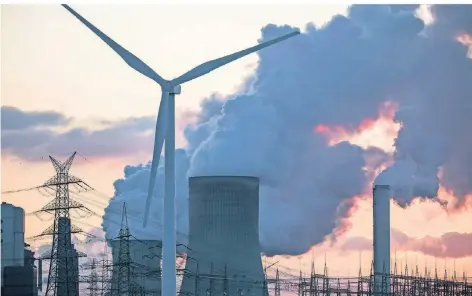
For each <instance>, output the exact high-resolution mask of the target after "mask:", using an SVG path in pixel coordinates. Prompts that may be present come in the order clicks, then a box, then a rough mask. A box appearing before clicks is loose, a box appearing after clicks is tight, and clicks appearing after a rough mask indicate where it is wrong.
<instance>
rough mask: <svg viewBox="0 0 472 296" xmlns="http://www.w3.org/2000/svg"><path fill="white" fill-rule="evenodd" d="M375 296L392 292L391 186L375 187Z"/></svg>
mask: <svg viewBox="0 0 472 296" xmlns="http://www.w3.org/2000/svg"><path fill="white" fill-rule="evenodd" d="M373 191H374V192H373V193H374V209H373V212H374V295H388V293H389V292H390V186H389V185H374V190H373Z"/></svg>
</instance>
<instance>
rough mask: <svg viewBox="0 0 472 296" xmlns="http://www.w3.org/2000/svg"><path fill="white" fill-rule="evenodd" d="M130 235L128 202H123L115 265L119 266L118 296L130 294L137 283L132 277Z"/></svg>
mask: <svg viewBox="0 0 472 296" xmlns="http://www.w3.org/2000/svg"><path fill="white" fill-rule="evenodd" d="M130 237H131V233H130V231H129V227H128V217H127V216H126V203H123V213H122V217H121V227H120V233H119V235H118V237H117V238H116V239H117V240H119V241H120V249H119V254H118V263H117V264H116V265H115V266H116V267H117V268H118V279H117V281H118V283H117V284H118V285H117V286H118V287H117V289H118V291H117V295H118V296H121V295H123V296H128V295H129V294H130V293H131V292H132V290H133V289H134V288H135V285H133V283H132V280H133V278H132V277H131V264H132V263H131V255H130V249H129V246H130ZM115 266H114V268H115Z"/></svg>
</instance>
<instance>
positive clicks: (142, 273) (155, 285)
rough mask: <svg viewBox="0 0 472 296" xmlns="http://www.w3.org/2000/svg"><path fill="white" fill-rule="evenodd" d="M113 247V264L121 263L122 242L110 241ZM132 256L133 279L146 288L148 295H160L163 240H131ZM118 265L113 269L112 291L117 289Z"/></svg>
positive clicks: (109, 243)
mask: <svg viewBox="0 0 472 296" xmlns="http://www.w3.org/2000/svg"><path fill="white" fill-rule="evenodd" d="M108 246H109V247H110V248H111V249H112V256H113V264H118V263H119V252H120V242H119V241H118V240H111V241H108ZM129 249H130V257H131V261H132V262H133V263H136V264H135V266H133V267H132V269H131V270H132V273H133V274H135V276H134V277H133V280H134V281H135V283H137V284H138V285H139V286H140V287H143V288H144V291H145V293H146V295H150V296H160V295H161V281H160V269H161V268H160V266H161V256H162V242H161V241H158V240H133V239H132V240H130V248H129ZM117 280H118V267H116V268H115V267H113V269H112V291H116V289H117Z"/></svg>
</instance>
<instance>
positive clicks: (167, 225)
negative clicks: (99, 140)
mask: <svg viewBox="0 0 472 296" xmlns="http://www.w3.org/2000/svg"><path fill="white" fill-rule="evenodd" d="M62 6H63V7H64V8H65V9H67V10H68V11H69V12H70V13H71V14H73V15H74V16H75V17H76V18H77V19H79V21H81V22H82V23H83V24H84V25H85V26H87V27H88V28H89V29H90V30H91V31H92V32H93V33H95V34H96V35H97V36H98V37H100V39H102V40H103V41H104V42H105V43H106V44H107V45H108V46H110V47H111V48H112V49H113V50H114V51H115V52H116V53H117V54H118V55H119V56H120V57H121V58H122V59H123V60H124V61H125V62H126V63H127V64H128V65H129V66H130V67H131V68H133V69H134V70H136V71H138V72H139V73H141V74H143V75H144V76H147V77H148V78H150V79H152V80H153V81H155V82H157V84H159V86H160V87H161V90H162V96H161V102H160V104H159V111H158V115H157V122H156V133H155V138H154V150H153V155H152V163H151V176H150V180H149V188H148V195H147V199H146V206H145V215H144V224H143V227H146V224H147V220H148V216H149V209H150V205H151V199H152V194H153V191H154V184H155V181H156V174H157V167H158V165H159V159H160V154H161V150H162V146H163V144H164V139H165V148H164V154H165V168H164V170H165V196H164V213H163V215H164V231H163V234H164V235H163V240H162V243H163V259H162V295H165V296H174V295H176V270H175V253H176V246H175V244H176V239H175V200H174V199H175V95H176V94H180V92H181V86H180V85H181V84H183V83H185V82H188V81H190V80H193V79H195V78H198V77H200V76H203V75H205V74H207V73H209V72H211V71H213V70H215V69H218V68H219V67H222V66H224V65H226V64H228V63H231V62H233V61H235V60H237V59H240V58H242V57H244V56H246V55H248V54H251V53H253V52H256V51H258V50H260V49H263V48H265V47H268V46H270V45H273V44H276V43H278V42H280V41H283V40H285V39H288V38H291V37H293V36H296V35H298V34H300V31H298V30H297V31H294V32H292V33H289V34H286V35H283V36H281V37H278V38H275V39H272V40H269V41H266V42H264V43H260V44H258V45H256V46H253V47H250V48H247V49H244V50H241V51H238V52H236V53H233V54H230V55H227V56H224V57H221V58H218V59H215V60H211V61H208V62H206V63H203V64H201V65H199V66H197V67H195V68H193V69H191V70H190V71H188V72H186V73H184V74H183V75H181V76H179V77H177V78H175V79H173V80H166V79H164V78H162V77H161V76H160V75H159V74H157V73H156V72H155V71H154V70H152V69H151V68H150V67H149V66H148V65H146V64H145V63H144V62H143V61H141V60H140V59H139V58H138V57H136V56H135V55H133V54H132V53H131V52H129V51H128V50H126V49H125V48H123V47H122V46H121V45H119V44H118V43H116V42H115V41H114V40H112V39H111V38H110V37H108V36H107V35H106V34H105V33H103V32H102V31H100V30H99V29H98V28H97V27H95V26H94V25H92V24H91V23H90V22H89V21H87V20H86V19H85V18H84V17H82V16H81V15H80V14H78V13H77V12H76V11H75V10H73V9H72V8H71V7H70V6H69V5H66V4H62Z"/></svg>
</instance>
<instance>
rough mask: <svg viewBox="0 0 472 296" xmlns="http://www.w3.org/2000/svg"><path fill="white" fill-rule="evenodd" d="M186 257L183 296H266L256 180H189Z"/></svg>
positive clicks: (206, 178) (194, 178)
mask: <svg viewBox="0 0 472 296" xmlns="http://www.w3.org/2000/svg"><path fill="white" fill-rule="evenodd" d="M188 247H189V251H188V258H187V261H186V266H185V275H184V278H183V280H182V286H181V292H180V294H181V295H223V292H225V291H226V292H227V294H226V295H265V293H264V272H263V268H262V260H261V249H260V245H259V179H258V178H254V177H232V176H215V177H191V178H190V179H189V243H188Z"/></svg>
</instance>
